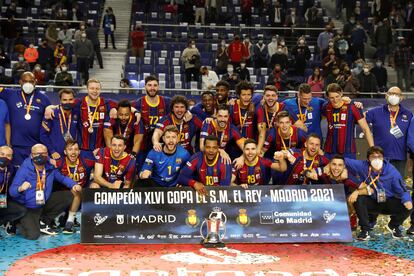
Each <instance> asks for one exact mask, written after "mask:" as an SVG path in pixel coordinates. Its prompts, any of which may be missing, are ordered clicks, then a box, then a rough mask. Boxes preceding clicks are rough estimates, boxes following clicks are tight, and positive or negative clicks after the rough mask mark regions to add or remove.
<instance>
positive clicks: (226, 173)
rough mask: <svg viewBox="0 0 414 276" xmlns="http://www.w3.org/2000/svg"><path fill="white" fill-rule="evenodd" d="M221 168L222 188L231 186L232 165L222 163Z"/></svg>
mask: <svg viewBox="0 0 414 276" xmlns="http://www.w3.org/2000/svg"><path fill="white" fill-rule="evenodd" d="M220 166H221V170H220V174H221V175H220V186H230V184H231V175H232V168H231V165H230V164H224V163H221V164H220Z"/></svg>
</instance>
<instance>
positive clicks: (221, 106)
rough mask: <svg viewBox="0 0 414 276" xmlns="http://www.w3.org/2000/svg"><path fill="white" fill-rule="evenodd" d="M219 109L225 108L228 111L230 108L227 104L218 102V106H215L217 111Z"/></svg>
mask: <svg viewBox="0 0 414 276" xmlns="http://www.w3.org/2000/svg"><path fill="white" fill-rule="evenodd" d="M220 110H226V111H227V112H229V113H230V109H229V106H228V105H227V104H219V106H218V107H217V112H219V111H220Z"/></svg>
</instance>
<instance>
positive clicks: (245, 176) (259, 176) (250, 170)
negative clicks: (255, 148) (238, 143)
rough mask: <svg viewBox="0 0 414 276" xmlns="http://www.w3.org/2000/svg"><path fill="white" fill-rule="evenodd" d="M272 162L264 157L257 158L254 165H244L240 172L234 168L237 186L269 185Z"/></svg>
mask: <svg viewBox="0 0 414 276" xmlns="http://www.w3.org/2000/svg"><path fill="white" fill-rule="evenodd" d="M271 168H272V161H270V160H269V159H266V158H263V157H260V156H259V157H257V159H256V161H255V162H254V164H252V165H248V164H246V162H245V163H244V164H243V167H242V168H241V169H239V170H236V169H235V168H233V175H234V176H235V177H236V180H235V182H236V183H237V184H239V185H240V184H249V185H267V184H269V180H270V175H271Z"/></svg>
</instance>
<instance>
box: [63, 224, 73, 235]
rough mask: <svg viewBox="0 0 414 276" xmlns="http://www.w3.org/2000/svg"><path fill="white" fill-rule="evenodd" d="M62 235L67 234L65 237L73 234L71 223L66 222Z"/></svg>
mask: <svg viewBox="0 0 414 276" xmlns="http://www.w3.org/2000/svg"><path fill="white" fill-rule="evenodd" d="M62 233H63V234H67V235H70V234H74V233H75V229H73V222H71V221H68V222H66V225H65V228H63V231H62Z"/></svg>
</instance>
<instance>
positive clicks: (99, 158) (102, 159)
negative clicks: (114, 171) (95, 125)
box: [96, 148, 105, 164]
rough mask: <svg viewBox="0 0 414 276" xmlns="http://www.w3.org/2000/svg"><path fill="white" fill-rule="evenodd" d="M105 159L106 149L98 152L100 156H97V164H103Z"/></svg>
mask: <svg viewBox="0 0 414 276" xmlns="http://www.w3.org/2000/svg"><path fill="white" fill-rule="evenodd" d="M104 159H105V148H101V149H99V151H98V154H97V156H96V162H97V163H99V164H103V163H104Z"/></svg>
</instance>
